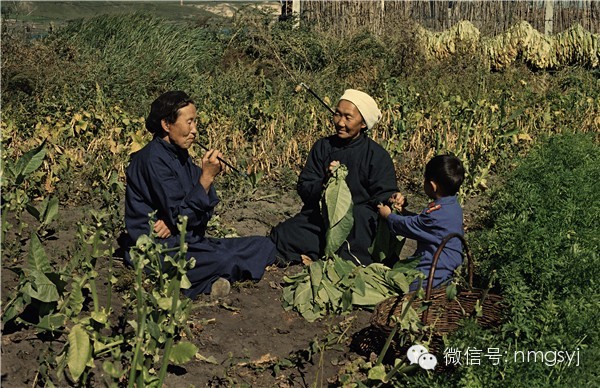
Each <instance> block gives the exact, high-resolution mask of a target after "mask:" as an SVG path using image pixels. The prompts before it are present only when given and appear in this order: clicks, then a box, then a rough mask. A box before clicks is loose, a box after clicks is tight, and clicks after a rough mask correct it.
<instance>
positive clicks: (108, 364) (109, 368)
mask: <svg viewBox="0 0 600 388" xmlns="http://www.w3.org/2000/svg"><path fill="white" fill-rule="evenodd" d="M102 369H103V370H104V372H105V373H107V374H108V375H109V376H110V377H112V378H113V379H118V378H120V377H121V376H123V370H122V369H121V366H120V365H119V364H115V363H113V362H112V361H104V362H103V363H102Z"/></svg>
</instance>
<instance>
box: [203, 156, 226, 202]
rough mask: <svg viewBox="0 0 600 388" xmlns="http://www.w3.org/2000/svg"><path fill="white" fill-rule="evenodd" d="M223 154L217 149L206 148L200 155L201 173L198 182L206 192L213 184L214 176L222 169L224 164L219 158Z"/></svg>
mask: <svg viewBox="0 0 600 388" xmlns="http://www.w3.org/2000/svg"><path fill="white" fill-rule="evenodd" d="M222 157H223V154H221V152H220V151H219V150H208V151H206V153H205V154H204V156H203V157H202V175H201V176H200V184H201V185H202V187H204V190H206V192H207V193H208V190H209V189H210V186H211V185H212V184H213V182H214V180H215V177H216V176H217V175H219V174H220V173H221V171H223V168H224V165H223V163H222V162H221V161H220V160H219V158H222Z"/></svg>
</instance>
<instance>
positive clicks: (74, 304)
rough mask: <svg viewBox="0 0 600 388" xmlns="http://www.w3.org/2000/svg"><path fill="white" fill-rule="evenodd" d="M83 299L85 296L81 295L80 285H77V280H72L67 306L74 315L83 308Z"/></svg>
mask: <svg viewBox="0 0 600 388" xmlns="http://www.w3.org/2000/svg"><path fill="white" fill-rule="evenodd" d="M84 301H85V298H84V296H83V291H82V289H81V286H80V285H79V282H77V281H74V282H72V284H71V292H70V293H69V300H68V304H67V308H68V309H69V310H71V312H72V313H73V315H74V316H77V315H79V313H80V312H81V310H82V309H83V302H84Z"/></svg>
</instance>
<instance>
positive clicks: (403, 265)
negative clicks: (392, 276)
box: [392, 256, 421, 273]
mask: <svg viewBox="0 0 600 388" xmlns="http://www.w3.org/2000/svg"><path fill="white" fill-rule="evenodd" d="M420 261H421V256H411V257H409V258H406V259H404V260H398V261H397V262H396V263H395V264H394V266H393V267H392V269H393V270H398V271H402V272H404V273H408V271H411V270H415V269H416V268H417V265H419V262H420Z"/></svg>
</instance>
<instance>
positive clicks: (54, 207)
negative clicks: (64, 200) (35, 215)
mask: <svg viewBox="0 0 600 388" xmlns="http://www.w3.org/2000/svg"><path fill="white" fill-rule="evenodd" d="M44 202H46V199H44ZM57 214H58V198H56V197H52V198H51V199H50V200H49V201H48V202H46V207H45V208H44V209H43V211H42V219H40V221H41V222H42V224H43V225H49V224H50V223H51V222H52V221H54V218H55V217H56V216H57Z"/></svg>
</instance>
